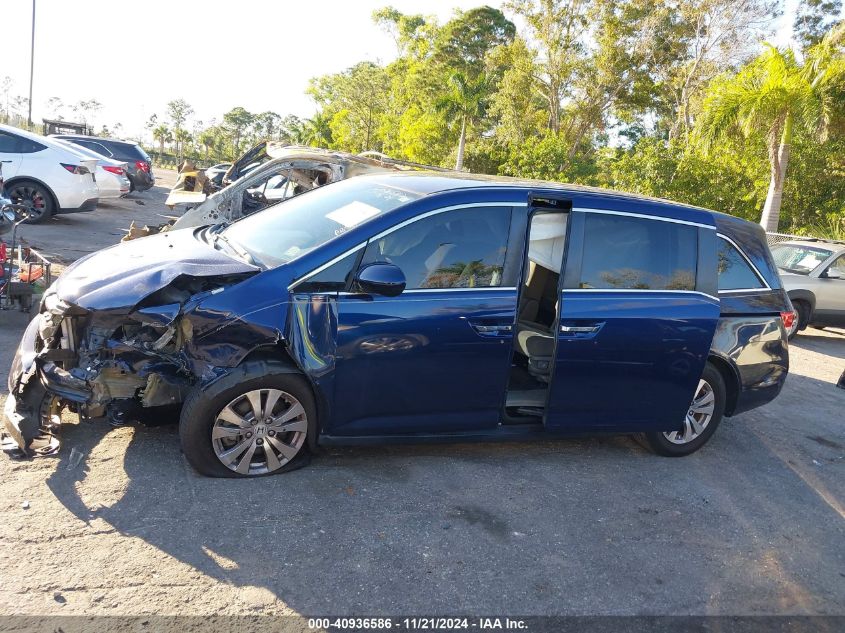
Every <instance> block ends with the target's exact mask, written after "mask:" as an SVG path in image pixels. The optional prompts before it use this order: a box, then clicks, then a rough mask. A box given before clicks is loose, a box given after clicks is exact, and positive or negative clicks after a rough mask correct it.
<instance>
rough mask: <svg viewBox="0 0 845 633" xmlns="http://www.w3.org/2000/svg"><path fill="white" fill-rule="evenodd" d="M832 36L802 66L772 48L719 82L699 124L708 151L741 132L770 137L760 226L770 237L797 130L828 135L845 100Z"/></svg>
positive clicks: (840, 64) (838, 51)
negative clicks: (840, 93)
mask: <svg viewBox="0 0 845 633" xmlns="http://www.w3.org/2000/svg"><path fill="white" fill-rule="evenodd" d="M831 35H833V33H831V34H829V36H828V37H826V38H825V40H824V41H823V42H822V43H821V44H819V45H817V46H816V47H813V49H811V50H810V51H808V53H807V61H806V63H805V64H804V65H803V66H802V65H800V64H799V63H798V62H797V60H796V59H795V55H794V53H793V52H792V51H791V50H788V49H787V50H781V49H777V48H775V47H773V46H768V45H767V47H766V50H765V51H764V52H763V54H762V55H760V56H759V57H758V58H757V59H755V60H753V61H752V62H751V63H749V64H748V65H747V66H746V67H745V68H743V69H742V70H741V71H740V72H739V73H738V74H737V75H736V76H735V77H730V78H728V77H723V78H722V79H720V80H717V81H715V82H714V84H713V85H712V86H711V88H710V90H709V91H708V95H707V97H706V99H705V101H704V104H703V113H702V116H701V117H700V118H699V121H698V122H697V127H698V133H699V135H700V137H701V139H702V140H703V141H704V145H705V148H708V147H711V146H712V145H713V144H714V143H716V142H717V141H719V140H721V139H723V138H725V137H726V136H729V135H731V134H732V133H734V132H736V131H737V130H739V132H740V133H741V134H742V135H743V136H745V137H748V136H751V135H753V134H763V135H764V136H765V138H766V144H767V146H768V154H769V167H770V180H769V189H768V193H767V195H766V202H765V204H764V205H763V213H762V217H761V219H760V224H761V225H762V226H763V228H764V229H765V230H767V231H772V232H775V231H777V230H778V221H779V220H780V208H781V201H782V199H783V185H784V181H785V179H786V170H787V167H788V165H789V150H790V145H791V143H792V136H793V134H794V132H795V130H796V128H802V129H805V130H809V131H819V132H822V133H824V131H825V130H826V128H827V125H828V124H829V123H830V121H831V120H832V118H833V117H834V116H837V115H839V114H841V112H842V109H843V104H842V100H841V99H837V98H836V97H835V95H834V94H833V91H834V89H835V87H836V86H841V82H842V79H843V77H845V72H843V53H842V50H841V47H838V46H837V44H836V41H834V40H832V39H831ZM837 41H841V39H840V40H837ZM839 90H841V87H840V88H839Z"/></svg>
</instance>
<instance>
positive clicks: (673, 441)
mask: <svg viewBox="0 0 845 633" xmlns="http://www.w3.org/2000/svg"><path fill="white" fill-rule="evenodd" d="M711 395H712V398H711ZM726 399H727V389H726V388H725V381H724V379H723V378H722V374H721V372H720V371H719V370H718V369H716V367H714V366H713V365H711V364H710V363H707V364H706V365H705V366H704V371H703V372H702V374H701V380H700V381H699V385H698V388H697V389H696V392H695V395H694V396H693V401H692V403H690V409H689V411H688V413H687V417H686V419H685V420H684V422H683V425H684V426H683V427H682V429H680V430H678V431H671V432H668V433H661V432H653V433H643V434H642V436H641V437H642V440H643V443H644V444H645V445H646V446H648V448H650V449H651V450H653V451H654V452H655V453H657V454H658V455H663V456H664V457H683V456H684V455H690V454H691V453H694V452H695V451H697V450H698V449H699V448H701V447H702V446H704V445H705V444H706V443H707V442H708V440H710V438H711V437H712V436H713V433H715V432H716V428H717V427H718V426H719V423H720V422H721V421H722V417H723V416H724V414H725V402H726ZM711 403H712V406H711Z"/></svg>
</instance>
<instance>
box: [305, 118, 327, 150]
mask: <svg viewBox="0 0 845 633" xmlns="http://www.w3.org/2000/svg"><path fill="white" fill-rule="evenodd" d="M302 128H303V129H302V143H303V144H305V145H311V146H312V147H323V148H327V147H330V146H331V145H332V142H333V141H332V127H331V119H330V118H329V117H327V116H326V115H325V114H323V113H321V112H318V113H317V114H315V115H314V116H313V117H311V118H310V119H305V121H304V122H303V126H302Z"/></svg>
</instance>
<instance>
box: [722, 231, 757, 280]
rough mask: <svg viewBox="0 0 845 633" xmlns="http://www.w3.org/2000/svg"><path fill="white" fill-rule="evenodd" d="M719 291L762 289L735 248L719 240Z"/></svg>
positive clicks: (753, 273)
mask: <svg viewBox="0 0 845 633" xmlns="http://www.w3.org/2000/svg"><path fill="white" fill-rule="evenodd" d="M718 266H719V290H744V289H751V288H763V287H764V286H763V283H762V282H761V281H760V278H759V277H758V276H757V274H756V273H755V272H754V271H753V270H751V266H749V264H748V262H747V261H746V260H745V258H744V257H743V256H742V254H741V253H740V252H739V251H738V250H737V249H736V247H735V246H734V245H733V244H731V243H730V242H728V241H727V240H726V239H724V238H719V264H718Z"/></svg>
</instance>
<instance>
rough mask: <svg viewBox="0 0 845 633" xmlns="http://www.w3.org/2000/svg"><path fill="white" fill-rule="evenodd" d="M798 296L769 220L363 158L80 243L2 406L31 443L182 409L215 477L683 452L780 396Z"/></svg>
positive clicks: (17, 434)
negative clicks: (537, 446)
mask: <svg viewBox="0 0 845 633" xmlns="http://www.w3.org/2000/svg"><path fill="white" fill-rule="evenodd" d="M526 245H527V248H526ZM791 313H792V307H791V305H790V303H789V299H788V298H787V296H786V293H785V291H784V290H783V288H782V287H781V284H780V279H779V277H778V274H777V271H776V268H775V265H774V262H773V260H772V257H771V253H770V252H769V249H768V247H767V245H766V242H765V237H764V233H763V231H762V229H761V228H760V227H759V226H758V225H756V224H751V223H749V222H746V221H743V220H740V219H737V218H733V217H730V216H726V215H722V214H719V213H714V212H710V211H707V210H703V209H698V208H694V207H688V206H684V205H679V204H674V203H670V202H666V201H659V200H653V199H648V198H643V197H637V196H633V195H628V194H619V193H615V192H606V191H602V190H595V189H589V188H582V187H576V186H564V185H555V184H552V183H542V182H521V181H514V180H509V179H504V178H485V177H480V176H469V175H458V174H450V175H444V174H395V173H394V174H390V173H384V174H378V175H371V176H362V177H360V178H353V179H350V180H345V181H343V182H341V183H337V184H335V185H334V186H332V187H326V188H321V189H318V190H317V191H314V192H313V193H310V194H309V195H308V196H304V197H301V198H294V199H293V200H291V201H289V202H287V203H286V204H285V205H284V206H279V207H276V208H274V209H270V210H267V211H265V212H263V213H260V214H255V215H253V216H251V217H249V218H245V219H243V220H242V221H240V222H236V223H234V224H232V225H229V226H224V225H223V224H218V225H214V226H204V227H202V228H196V229H194V230H184V231H171V232H166V233H163V234H160V235H155V236H151V237H149V238H148V239H145V240H136V241H132V242H129V243H126V244H121V245H118V246H114V247H111V248H108V249H106V250H103V251H100V252H98V253H94V254H92V255H89V256H87V257H84V258H82V259H80V260H79V261H77V262H76V263H75V264H74V265H72V266H71V267H69V268H68V269H67V270H66V271H65V273H64V275H63V276H62V277H61V278H60V279H59V281H58V282H57V283H55V284H54V285H53V286H52V287H51V289H50V292H49V293H48V294H46V295H45V297H44V299H43V301H42V305H41V309H40V311H39V314H38V315H37V316H36V317H35V318H34V319H33V320H32V322H31V323H30V324H29V326H28V327H27V329H26V332H25V333H24V335H23V338H22V340H21V343H20V346H19V349H18V353H17V355H16V356H15V359H14V361H13V364H12V367H11V370H10V373H9V390H10V395H9V397H8V399H7V401H6V406H5V415H4V422H5V427H6V430H7V432H8V433H9V435H10V436H11V437H12V439H13V440H14V442H15V443H16V444H17V445H18V446H19V447H20V448H21V449H22V450H29V447H30V443H31V442H32V441H33V439H34V438H35V437H37V436H38V435H39V434H40V433H43V432H44V431H43V430H44V429H45V428H47V429H48V430H49V421H50V420H51V419H52V418H51V417H50V416H51V415H53V414H52V413H50V412H52V411H55V410H56V408H57V407H58V408H61V407H64V406H68V407H70V408H71V409H72V410H73V411H76V412H78V413H79V414H80V415H82V416H85V417H92V418H93V417H100V416H103V415H105V416H107V417H108V418H109V419H110V420H112V421H114V422H116V423H122V422H125V421H127V420H131V419H134V418H136V417H138V416H140V415H142V414H143V412H145V411H146V412H149V411H154V410H156V408H157V407H164V406H178V405H180V404H181V405H182V416H181V423H180V437H181V441H182V445H183V450H184V452H185V455H186V457H187V458H188V460H189V461H190V463H191V464H192V465H193V466H194V467H195V468H196V469H197V470H198V471H200V472H202V473H204V474H207V475H214V476H254V475H264V474H270V473H274V472H282V471H284V470H289V469H292V468H296V467H298V466H300V465H303V464H304V463H306V462H307V459H308V454H309V451H310V450H311V449H313V448H314V447H315V446H316V445H318V444H324V445H330V444H344V443H345V444H350V443H361V442H375V441H430V440H442V439H443V438H448V439H450V440H462V439H463V440H481V439H497V438H529V437H549V436H554V435H568V434H572V433H588V432H596V431H600V432H615V433H640V434H642V435H643V439H644V441H645V442H646V443H647V444H648V445H649V446H650V447H651V448H652V449H653V450H655V451H656V452H658V453H660V454H663V455H672V456H679V455H686V454H689V453H691V452H693V451H695V450H697V449H698V448H700V447H701V446H703V445H704V444H705V443H706V442H707V441H708V440H709V438H710V437H711V436H712V434H713V433H714V432H715V430H716V428H717V426H718V424H719V422H720V419H721V417H722V416H723V415H728V416H730V415H734V414H736V413H739V412H741V411H745V410H748V409H750V408H753V407H756V406H760V405H762V404H764V403H766V402H768V401H770V400H772V399H773V398H775V397H776V396H777V394H778V393H779V392H780V389H781V387H782V385H783V383H784V380H785V378H786V374H787V371H788V356H787V345H786V333H785V330H784V325H783V319H784V318H785V316H784V315H789V314H791Z"/></svg>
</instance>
